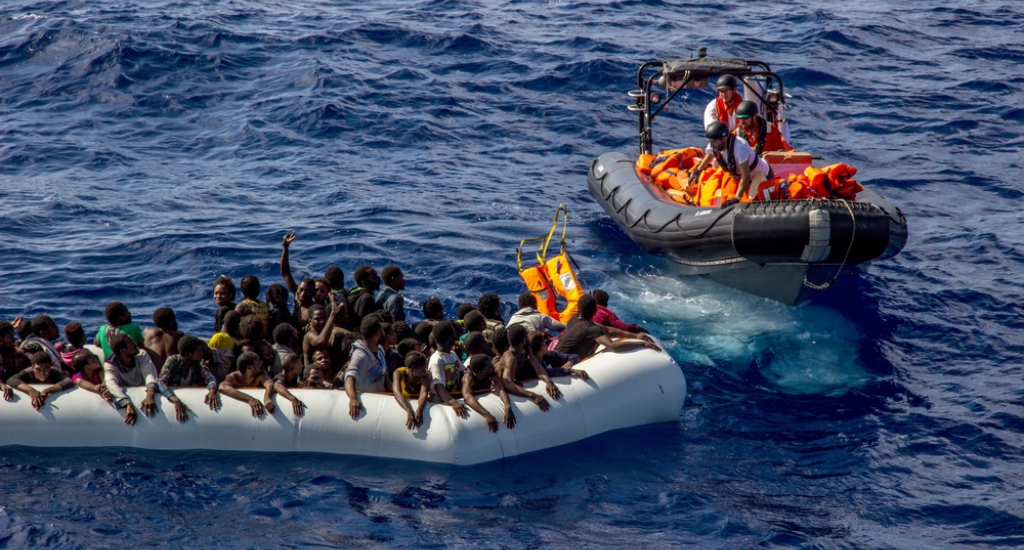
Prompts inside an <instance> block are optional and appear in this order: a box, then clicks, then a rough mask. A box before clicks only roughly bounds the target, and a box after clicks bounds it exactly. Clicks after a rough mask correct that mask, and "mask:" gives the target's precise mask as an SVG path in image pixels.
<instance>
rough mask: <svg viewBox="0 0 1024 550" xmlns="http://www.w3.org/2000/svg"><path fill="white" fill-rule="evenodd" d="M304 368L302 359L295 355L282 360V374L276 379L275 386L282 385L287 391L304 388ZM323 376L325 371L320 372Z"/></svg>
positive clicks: (289, 355) (290, 354) (292, 354)
mask: <svg viewBox="0 0 1024 550" xmlns="http://www.w3.org/2000/svg"><path fill="white" fill-rule="evenodd" d="M303 369H304V366H303V364H302V359H301V358H300V357H299V356H298V355H295V354H294V353H289V354H287V355H285V356H284V358H282V359H281V372H279V373H278V374H277V376H275V377H274V384H275V385H276V384H281V385H282V386H284V388H285V389H288V388H301V387H302V371H303ZM320 374H321V375H322V374H323V371H320Z"/></svg>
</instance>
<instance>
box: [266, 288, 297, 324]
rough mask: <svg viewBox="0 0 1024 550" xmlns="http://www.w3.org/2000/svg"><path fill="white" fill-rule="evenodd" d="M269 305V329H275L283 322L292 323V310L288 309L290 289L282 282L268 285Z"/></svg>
mask: <svg viewBox="0 0 1024 550" xmlns="http://www.w3.org/2000/svg"><path fill="white" fill-rule="evenodd" d="M266 296H267V307H268V308H270V324H269V325H267V330H270V331H273V330H274V329H275V328H277V327H278V326H279V325H280V324H281V323H288V324H289V325H290V324H291V323H292V312H291V311H289V310H288V289H287V288H285V287H284V285H282V284H281V283H274V284H272V285H270V286H268V287H267V294H266ZM271 334H273V332H271Z"/></svg>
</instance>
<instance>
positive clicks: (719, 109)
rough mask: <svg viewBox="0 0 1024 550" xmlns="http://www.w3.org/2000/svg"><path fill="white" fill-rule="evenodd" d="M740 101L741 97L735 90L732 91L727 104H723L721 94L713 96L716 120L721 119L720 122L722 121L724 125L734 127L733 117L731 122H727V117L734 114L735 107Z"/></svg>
mask: <svg viewBox="0 0 1024 550" xmlns="http://www.w3.org/2000/svg"><path fill="white" fill-rule="evenodd" d="M742 102H743V98H742V97H740V94H738V93H736V92H733V94H732V103H730V104H729V105H726V104H725V101H724V100H723V99H722V96H721V95H719V96H718V97H716V98H715V114H716V115H717V116H718V120H719V121H721V122H722V123H724V124H725V125H726V126H729V127H733V128H735V127H736V124H735V119H734V120H733V124H729V117H730V116H733V117H734V116H735V115H736V107H739V106H740V103H742Z"/></svg>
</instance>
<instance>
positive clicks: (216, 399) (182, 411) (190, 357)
mask: <svg viewBox="0 0 1024 550" xmlns="http://www.w3.org/2000/svg"><path fill="white" fill-rule="evenodd" d="M205 356H206V343H204V342H203V341H202V340H200V339H199V338H196V337H195V336H183V337H182V338H181V339H180V340H178V353H177V354H175V355H171V356H169V357H168V358H167V360H166V361H164V365H163V367H162V368H161V369H160V378H159V379H158V380H159V382H160V385H159V386H158V389H159V390H160V393H161V394H163V396H164V397H166V398H167V400H168V401H170V402H171V403H174V416H175V418H177V419H178V422H185V421H186V420H188V411H189V408H188V406H186V405H185V404H184V403H182V402H181V400H180V399H178V397H177V396H176V395H174V391H173V390H171V388H172V387H181V386H193V387H195V386H199V387H204V386H205V387H206V390H207V391H206V397H205V398H204V399H203V403H206V404H207V405H208V406H209V407H210V410H211V411H215V410H218V409H220V396H219V395H217V377H216V376H214V375H213V372H212V371H211V370H210V367H209V366H208V364H207V363H206V360H205V359H204V357H205Z"/></svg>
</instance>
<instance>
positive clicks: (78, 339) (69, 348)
mask: <svg viewBox="0 0 1024 550" xmlns="http://www.w3.org/2000/svg"><path fill="white" fill-rule="evenodd" d="M64 339H65V340H67V342H65V343H62V344H58V345H57V351H59V352H60V357H61V359H63V360H64V363H66V364H68V365H71V360H72V359H74V357H75V354H76V353H78V352H79V351H81V350H82V349H83V348H85V344H86V339H85V329H84V328H82V323H79V322H74V323H68V325H67V326H66V327H64ZM71 367H72V368H74V365H71ZM75 370H78V369H75Z"/></svg>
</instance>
